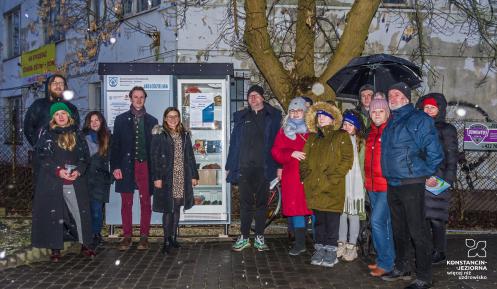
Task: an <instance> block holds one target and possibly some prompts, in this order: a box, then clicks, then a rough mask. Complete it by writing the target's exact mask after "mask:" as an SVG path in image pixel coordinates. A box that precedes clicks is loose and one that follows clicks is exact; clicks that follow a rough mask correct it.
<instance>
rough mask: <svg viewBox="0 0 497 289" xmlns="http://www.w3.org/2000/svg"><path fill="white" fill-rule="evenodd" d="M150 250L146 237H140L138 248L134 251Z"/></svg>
mask: <svg viewBox="0 0 497 289" xmlns="http://www.w3.org/2000/svg"><path fill="white" fill-rule="evenodd" d="M149 248H150V244H149V243H148V237H147V236H141V237H140V242H139V243H138V247H136V249H138V250H148V249H149Z"/></svg>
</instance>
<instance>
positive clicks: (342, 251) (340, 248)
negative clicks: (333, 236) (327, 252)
mask: <svg viewBox="0 0 497 289" xmlns="http://www.w3.org/2000/svg"><path fill="white" fill-rule="evenodd" d="M343 254H345V244H344V243H342V242H338V249H337V258H342V257H343Z"/></svg>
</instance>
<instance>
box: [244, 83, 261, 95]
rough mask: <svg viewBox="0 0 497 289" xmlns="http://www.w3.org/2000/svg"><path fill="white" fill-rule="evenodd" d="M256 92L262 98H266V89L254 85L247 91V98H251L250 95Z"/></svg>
mask: <svg viewBox="0 0 497 289" xmlns="http://www.w3.org/2000/svg"><path fill="white" fill-rule="evenodd" d="M254 91H255V92H257V93H258V94H259V95H260V96H262V97H264V88H262V87H260V86H259V85H252V86H251V87H250V88H249V89H248V91H247V96H249V94H250V93H251V92H254Z"/></svg>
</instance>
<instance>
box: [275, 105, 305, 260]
mask: <svg viewBox="0 0 497 289" xmlns="http://www.w3.org/2000/svg"><path fill="white" fill-rule="evenodd" d="M306 111H307V106H306V100H305V99H304V98H303V97H296V98H294V99H292V101H291V102H290V105H289V106H288V115H287V116H286V118H285V119H284V120H283V125H282V128H281V129H280V131H279V132H278V134H277V135H276V139H275V141H274V144H273V148H272V149H271V154H272V156H273V159H274V160H275V161H276V162H278V163H279V164H281V165H282V167H283V172H282V176H281V199H282V207H283V215H285V216H287V217H288V218H289V222H291V223H292V224H293V232H294V236H295V245H294V246H293V248H292V249H291V250H290V252H289V254H290V255H292V256H296V255H299V254H301V253H303V252H305V251H306V249H305V233H306V218H305V216H309V215H312V211H311V210H309V209H308V208H307V204H306V201H305V193H304V186H303V185H302V183H301V182H300V174H299V164H300V161H302V160H304V159H305V153H304V152H303V151H302V150H303V148H304V145H305V143H306V141H307V137H308V132H307V126H306V124H305V119H304V116H305V112H306Z"/></svg>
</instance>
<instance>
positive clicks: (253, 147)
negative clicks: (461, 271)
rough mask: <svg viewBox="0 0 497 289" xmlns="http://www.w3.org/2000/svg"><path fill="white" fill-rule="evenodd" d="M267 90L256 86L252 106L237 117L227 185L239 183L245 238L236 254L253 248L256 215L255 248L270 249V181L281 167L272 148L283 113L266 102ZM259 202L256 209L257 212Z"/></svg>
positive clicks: (250, 95)
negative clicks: (252, 228)
mask: <svg viewBox="0 0 497 289" xmlns="http://www.w3.org/2000/svg"><path fill="white" fill-rule="evenodd" d="M263 95H264V89H263V88H262V87H260V86H258V85H253V86H252V87H250V88H249V90H248V92H247V100H248V103H249V107H248V108H245V109H243V110H241V111H237V112H235V113H234V114H233V119H234V122H235V123H234V127H233V131H232V132H231V138H230V147H229V153H228V160H227V161H226V170H227V174H228V176H227V178H226V180H227V182H231V183H238V190H239V193H240V222H241V227H240V231H241V235H240V236H239V237H238V239H237V241H236V242H235V244H233V250H234V251H242V250H243V249H245V248H248V247H250V241H249V234H250V225H251V224H252V219H254V215H255V234H256V237H255V241H254V247H256V248H257V249H258V250H259V251H265V250H267V249H268V247H267V245H266V243H265V242H264V227H265V223H266V212H267V200H268V193H269V182H270V181H271V180H273V179H274V178H276V171H277V169H278V168H277V164H276V162H275V161H274V160H273V157H272V156H271V147H272V146H273V142H274V139H275V137H276V134H277V132H278V130H279V128H280V124H281V112H280V111H279V110H277V109H275V108H274V107H272V106H271V105H269V104H268V103H266V102H265V101H264V96H263ZM254 203H255V210H254Z"/></svg>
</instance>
